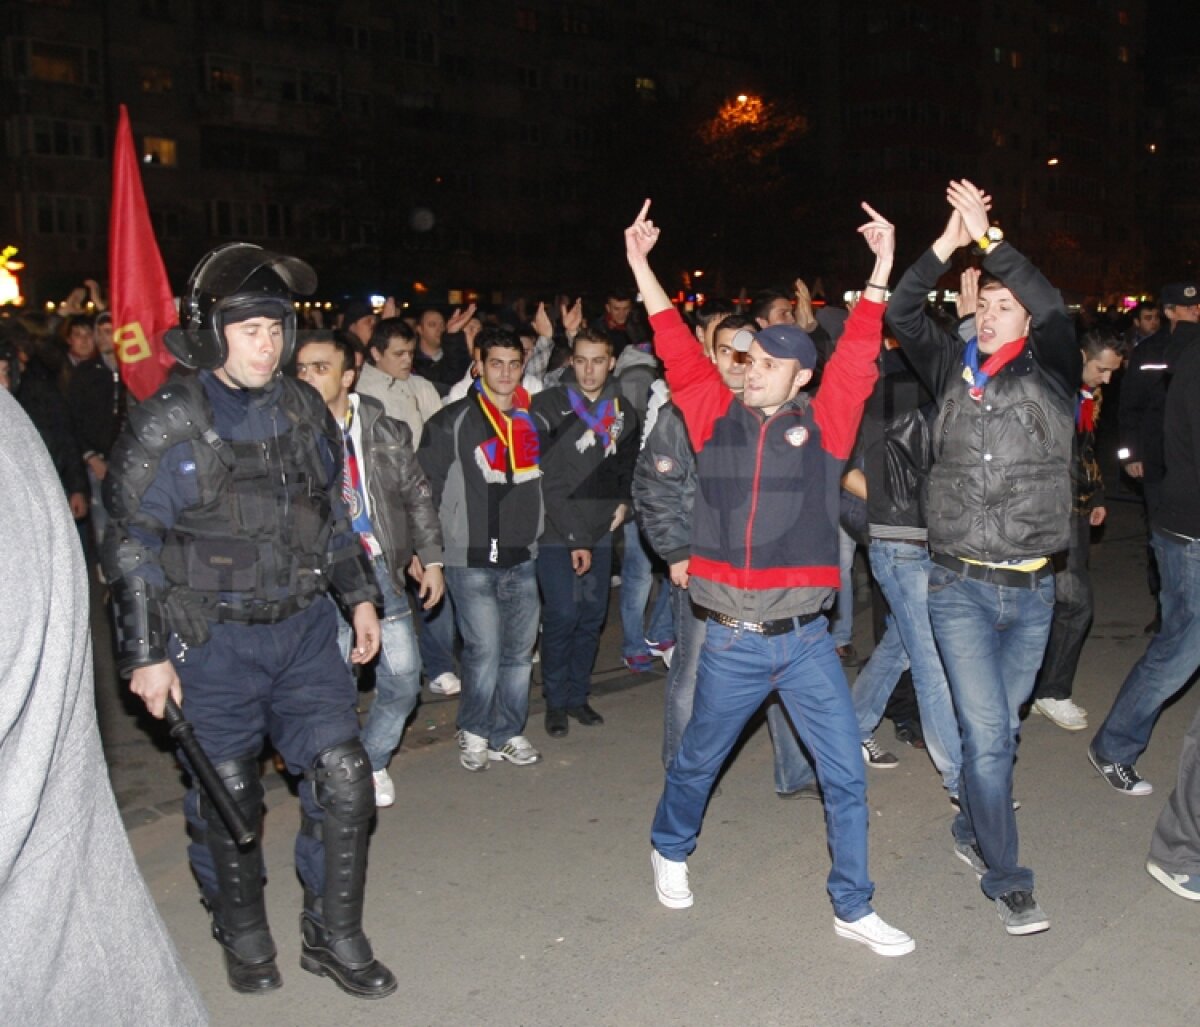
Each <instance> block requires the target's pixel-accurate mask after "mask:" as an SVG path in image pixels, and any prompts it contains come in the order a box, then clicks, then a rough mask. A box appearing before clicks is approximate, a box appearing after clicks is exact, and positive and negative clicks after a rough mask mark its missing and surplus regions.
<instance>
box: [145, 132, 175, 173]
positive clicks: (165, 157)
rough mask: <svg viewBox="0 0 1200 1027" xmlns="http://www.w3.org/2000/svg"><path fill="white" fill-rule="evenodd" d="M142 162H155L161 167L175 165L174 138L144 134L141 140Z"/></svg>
mask: <svg viewBox="0 0 1200 1027" xmlns="http://www.w3.org/2000/svg"><path fill="white" fill-rule="evenodd" d="M142 163H143V164H156V165H157V166H158V167H161V168H173V167H175V165H176V163H177V161H176V158H175V140H174V139H165V138H163V137H162V136H146V137H145V138H144V139H143V140H142Z"/></svg>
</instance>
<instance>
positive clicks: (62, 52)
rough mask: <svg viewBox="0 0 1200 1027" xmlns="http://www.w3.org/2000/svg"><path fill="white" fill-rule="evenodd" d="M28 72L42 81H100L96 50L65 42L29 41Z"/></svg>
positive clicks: (74, 84) (77, 84)
mask: <svg viewBox="0 0 1200 1027" xmlns="http://www.w3.org/2000/svg"><path fill="white" fill-rule="evenodd" d="M29 75H30V77H31V78H35V79H38V80H39V81H41V82H62V83H65V84H67V85H73V86H82V85H97V84H98V83H99V81H100V64H99V56H98V55H97V53H96V51H95V50H88V49H86V48H84V47H82V46H71V45H69V44H66V43H45V42H42V41H41V40H38V39H34V40H31V41H30V43H29Z"/></svg>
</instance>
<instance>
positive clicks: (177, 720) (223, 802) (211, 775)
mask: <svg viewBox="0 0 1200 1027" xmlns="http://www.w3.org/2000/svg"><path fill="white" fill-rule="evenodd" d="M163 715H164V716H165V717H166V721H167V724H169V725H170V727H171V737H172V738H174V739H175V741H176V743H177V744H178V745H179V748H181V749H182V750H183V754H184V755H185V756H186V757H187V758H188V763H190V764H191V765H192V773H193V774H195V775H196V777H197V779H198V780H199V781H200V784H201V786H202V787H203V788H204V791H205V793H206V794H207V795H208V798H209V801H210V802H212V804H213V805H214V806H215V807H216V808H217V812H218V813H219V814H220V815H221V819H222V820H223V821H224V822H225V826H226V827H227V828H228V829H229V833H230V835H232V836H233V840H234V841H235V842H236V843H237V844H238V845H240V846H241V847H242V848H246V847H247V846H250V845H253V844H254V842H255V837H254V832H253V831H251V830H250V825H249V824H247V823H246V818H245V817H243V816H242V811H241V810H240V809H239V808H238V804H237V803H236V802H234V801H233V796H232V795H230V794H229V789H228V788H226V787H225V782H224V781H222V780H221V777H220V775H219V774H218V773H217V769H216V767H214V766H213V765H212V760H210V759H209V758H208V757H207V756H206V755H205V754H204V750H203V749H201V748H200V743H199V742H197V741H196V729H195V728H194V727H192V725H191V724H190V723H188V721H186V720H185V719H184V717H183V711H182V710H181V709H180V708H179V705H178V703H176V702H175V700H174V699H172V698H171V697H170V696H169V695H168V696H167V705H166V708H165V710H164V711H163Z"/></svg>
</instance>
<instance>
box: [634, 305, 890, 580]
mask: <svg viewBox="0 0 1200 1027" xmlns="http://www.w3.org/2000/svg"><path fill="white" fill-rule="evenodd" d="M883 311H884V304H881V303H872V302H871V301H869V300H865V299H864V300H861V301H860V302H859V304H858V306H856V307H855V308H854V311H853V313H852V314H851V315H850V319H849V320H848V321H847V322H846V328H845V332H844V334H843V335H842V337H841V340H840V341H839V343H838V346H837V350H836V352H835V353H834V355H833V357H832V358H831V359H830V361H829V363H828V365H827V366H826V369H825V375H824V378H823V380H822V383H821V388H820V390H819V392H818V394H817V395H816V397H814V398H812V399H810V398H809V397H808V396H807V395H804V394H801V395H800V396H798V397H797V398H796V399H795V400H792V401H791V402H789V403H785V404H784V405H783V406H782V407H780V409H779V410H777V411H776V412H775V413H774V414H773V415H771V416H770V417H763V415H762V414H761V413H760V412H758V411H757V410H751V409H750V408H749V407H746V406H744V405H743V404H742V403H741V402H740V401H738V400H737V399H736V398H735V397H734V395H733V394H732V393H731V392H730V391H729V389H728V388H726V386H725V384H724V383H723V382H722V381H721V377H720V375H719V374H718V372H717V370H716V368H715V367H714V366H713V365H712V364H711V363H710V362H709V361H708V359H707V358H706V357H705V356H704V354H703V352H702V351H701V350H700V347H699V346H697V344H696V340H695V337H694V336H693V335H692V334H691V332H690V331H689V330H688V328H687V326H686V325H685V324H684V323H683V321H682V320H681V318H680V316H679V313H678V312H677V311H676V310H674V309H671V310H666V311H663V312H661V313H659V314H655V315H654V316H653V317H652V318H651V324H652V325H653V327H654V345H655V349H656V351H657V352H658V355H659V356H660V357H661V358H662V360H663V363H664V364H666V368H667V383H668V384H669V385H670V386H671V398H672V400H673V401H674V402H675V404H676V406H677V407H678V408H679V409H680V411H681V412H682V413H683V416H684V420H685V422H686V423H687V429H688V435H689V437H690V438H691V441H692V446H693V447H694V448H695V450H696V454H697V469H698V472H699V488H698V490H697V493H696V506H695V515H694V518H693V526H692V555H691V564H690V565H689V567H688V570H689V572H690V573H691V574H692V575H694V576H696V577H699V578H703V579H706V580H708V581H712V582H714V583H716V584H718V585H722V586H725V587H726V588H732V589H737V590H767V589H790V588H820V589H831V588H837V586H838V582H839V574H838V538H837V524H838V505H839V489H840V488H841V476H842V470H843V466H844V464H845V462H846V460H847V458H848V457H849V456H850V451H851V450H852V449H853V447H854V441H855V437H856V435H857V433H858V425H859V421H860V420H861V419H862V412H863V406H864V404H865V403H866V401H867V399H868V397H869V396H870V395H871V390H872V387H873V386H874V383H875V380H876V378H877V377H878V368H877V365H876V358H877V356H878V354H879V344H880V338H881V334H882V319H883Z"/></svg>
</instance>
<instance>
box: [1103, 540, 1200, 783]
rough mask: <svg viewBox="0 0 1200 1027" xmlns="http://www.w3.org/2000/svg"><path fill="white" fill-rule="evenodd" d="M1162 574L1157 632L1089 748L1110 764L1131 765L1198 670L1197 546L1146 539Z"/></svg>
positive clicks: (1199, 595) (1199, 564) (1199, 561)
mask: <svg viewBox="0 0 1200 1027" xmlns="http://www.w3.org/2000/svg"><path fill="white" fill-rule="evenodd" d="M1151 542H1152V543H1153V545H1154V552H1155V554H1156V555H1157V557H1158V568H1159V571H1160V573H1161V574H1162V591H1161V592H1160V593H1159V598H1160V600H1161V601H1162V629H1161V630H1160V631H1159V633H1158V634H1157V635H1155V636H1154V637H1153V638H1152V639H1151V640H1150V644H1149V645H1148V646H1147V647H1146V652H1145V653H1144V654H1143V656H1142V658H1141V659H1140V660H1138V662H1137V663H1136V664H1135V665H1134V668H1133V670H1131V671H1130V672H1129V676H1128V677H1126V678H1125V683H1124V684H1123V685H1122V686H1121V691H1119V692H1118V693H1117V698H1116V699H1115V700H1114V701H1113V705H1112V709H1111V710H1109V712H1108V716H1107V717H1105V718H1104V723H1103V724H1101V725H1100V730H1099V731H1098V732H1096V737H1095V738H1094V739H1093V740H1092V747H1093V748H1094V749H1095V750H1096V753H1097V754H1098V755H1099V756H1101V757H1103V758H1104V759H1105V760H1109V761H1111V762H1113V763H1135V762H1136V761H1137V758H1138V757H1139V756H1140V755H1141V754H1142V753H1143V752H1144V751H1145V749H1146V746H1147V745H1149V744H1150V732H1151V731H1153V730H1154V722H1155V721H1156V720H1158V715H1159V714H1160V713H1161V712H1162V708H1163V706H1164V705H1165V703H1166V702H1167V700H1168V699H1170V698H1171V696H1173V695H1174V694H1175V693H1176V692H1178V691H1179V690H1180V689H1181V688H1183V686H1184V685H1186V684H1187V682H1188V678H1190V677H1191V676H1192V674H1193V673H1195V671H1196V667H1197V666H1200V542H1189V543H1186V544H1183V543H1179V542H1173V541H1169V540H1168V539H1167V537H1166V536H1165V535H1163V534H1161V533H1159V532H1157V531H1156V532H1154V534H1153V535H1152V536H1151Z"/></svg>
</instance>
